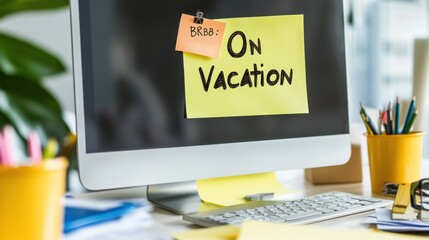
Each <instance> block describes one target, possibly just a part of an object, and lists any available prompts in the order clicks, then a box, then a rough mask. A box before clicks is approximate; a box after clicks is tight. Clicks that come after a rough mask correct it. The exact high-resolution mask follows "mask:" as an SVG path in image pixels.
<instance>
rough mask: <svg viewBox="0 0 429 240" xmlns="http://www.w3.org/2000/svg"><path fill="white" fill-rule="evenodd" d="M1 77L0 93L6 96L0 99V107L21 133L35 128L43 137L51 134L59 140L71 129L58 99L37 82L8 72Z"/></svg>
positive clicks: (23, 133)
mask: <svg viewBox="0 0 429 240" xmlns="http://www.w3.org/2000/svg"><path fill="white" fill-rule="evenodd" d="M0 81H1V85H0V93H1V94H2V95H4V96H5V98H6V101H1V102H0V109H3V113H6V114H5V115H7V116H8V118H9V119H10V121H11V122H12V123H13V125H14V126H15V128H16V130H17V132H18V133H19V135H20V136H28V134H29V133H30V131H37V132H38V133H39V135H40V136H41V139H42V141H46V140H47V139H48V138H50V137H54V138H56V139H58V140H59V141H62V139H63V138H64V137H65V136H66V135H67V134H68V133H69V132H70V129H69V128H68V126H67V124H66V123H65V122H64V120H63V118H62V112H61V107H60V105H59V103H58V102H57V100H56V99H55V98H54V96H52V95H51V94H50V93H49V91H47V90H46V89H45V88H44V87H42V86H41V85H40V84H39V83H38V82H36V81H33V80H29V79H25V78H19V79H18V78H17V77H10V76H1V77H0Z"/></svg>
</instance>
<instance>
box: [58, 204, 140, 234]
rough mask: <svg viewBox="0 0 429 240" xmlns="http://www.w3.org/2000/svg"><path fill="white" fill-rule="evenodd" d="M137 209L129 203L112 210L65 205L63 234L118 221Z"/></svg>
mask: <svg viewBox="0 0 429 240" xmlns="http://www.w3.org/2000/svg"><path fill="white" fill-rule="evenodd" d="M137 207H139V205H137V204H135V203H129V202H124V203H119V204H117V205H115V206H113V207H112V208H107V209H102V210H100V209H93V208H91V207H76V206H67V205H66V207H65V211H64V212H65V214H64V215H65V216H64V230H63V232H64V233H65V234H67V233H70V232H73V231H75V230H78V229H80V228H84V227H88V226H92V225H95V224H99V223H103V222H108V221H112V220H115V219H119V218H121V217H122V216H123V215H124V214H127V213H129V212H131V211H132V210H134V209H136V208H137Z"/></svg>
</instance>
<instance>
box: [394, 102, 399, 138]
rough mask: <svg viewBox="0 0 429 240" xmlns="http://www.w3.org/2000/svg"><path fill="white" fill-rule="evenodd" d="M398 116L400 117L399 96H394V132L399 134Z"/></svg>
mask: <svg viewBox="0 0 429 240" xmlns="http://www.w3.org/2000/svg"><path fill="white" fill-rule="evenodd" d="M399 117H400V110H399V97H396V104H395V132H394V133H395V134H399Z"/></svg>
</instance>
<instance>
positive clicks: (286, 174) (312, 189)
mask: <svg viewBox="0 0 429 240" xmlns="http://www.w3.org/2000/svg"><path fill="white" fill-rule="evenodd" d="M277 176H278V178H279V180H280V181H281V182H282V184H283V185H284V186H285V187H286V188H289V189H294V190H297V193H294V194H290V195H287V196H284V198H286V199H289V198H290V199H294V198H299V197H303V196H310V195H314V194H318V193H322V192H329V191H343V192H350V193H354V194H358V195H362V196H375V197H382V198H383V196H380V195H378V196H377V195H372V193H371V186H370V177H369V168H368V166H364V167H363V182H362V183H352V184H329V185H312V184H311V183H308V182H307V181H305V179H304V170H289V171H281V172H278V173H277ZM421 177H422V178H423V177H429V161H428V160H425V161H422V175H421ZM145 192H146V188H145V187H138V188H132V189H120V190H112V191H106V192H94V193H86V194H83V195H79V196H80V197H84V198H106V197H109V198H122V197H142V196H145ZM371 213H372V212H366V213H361V214H355V215H351V216H347V217H342V218H337V219H333V220H328V221H323V222H319V223H315V224H314V225H317V226H324V227H335V228H353V229H356V228H361V229H363V228H367V225H363V224H362V221H363V220H364V219H365V217H366V216H368V215H369V214H371ZM152 217H153V219H154V223H153V224H152V226H151V227H149V228H148V229H145V231H149V232H152V233H154V234H156V235H161V236H168V235H169V234H170V233H173V232H179V231H186V230H190V229H197V228H200V227H199V226H196V225H193V224H191V223H188V222H185V221H183V220H182V216H179V215H176V214H173V213H170V212H168V211H165V210H163V209H159V208H156V207H155V208H154V210H153V212H152ZM133 239H134V238H133ZM136 239H137V238H136Z"/></svg>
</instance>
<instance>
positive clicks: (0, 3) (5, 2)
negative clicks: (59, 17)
mask: <svg viewBox="0 0 429 240" xmlns="http://www.w3.org/2000/svg"><path fill="white" fill-rule="evenodd" d="M68 4H69V2H68V1H67V0H0V18H1V17H4V16H7V15H9V14H12V13H17V12H23V11H33V10H50V9H56V8H60V7H65V6H67V5H68Z"/></svg>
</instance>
